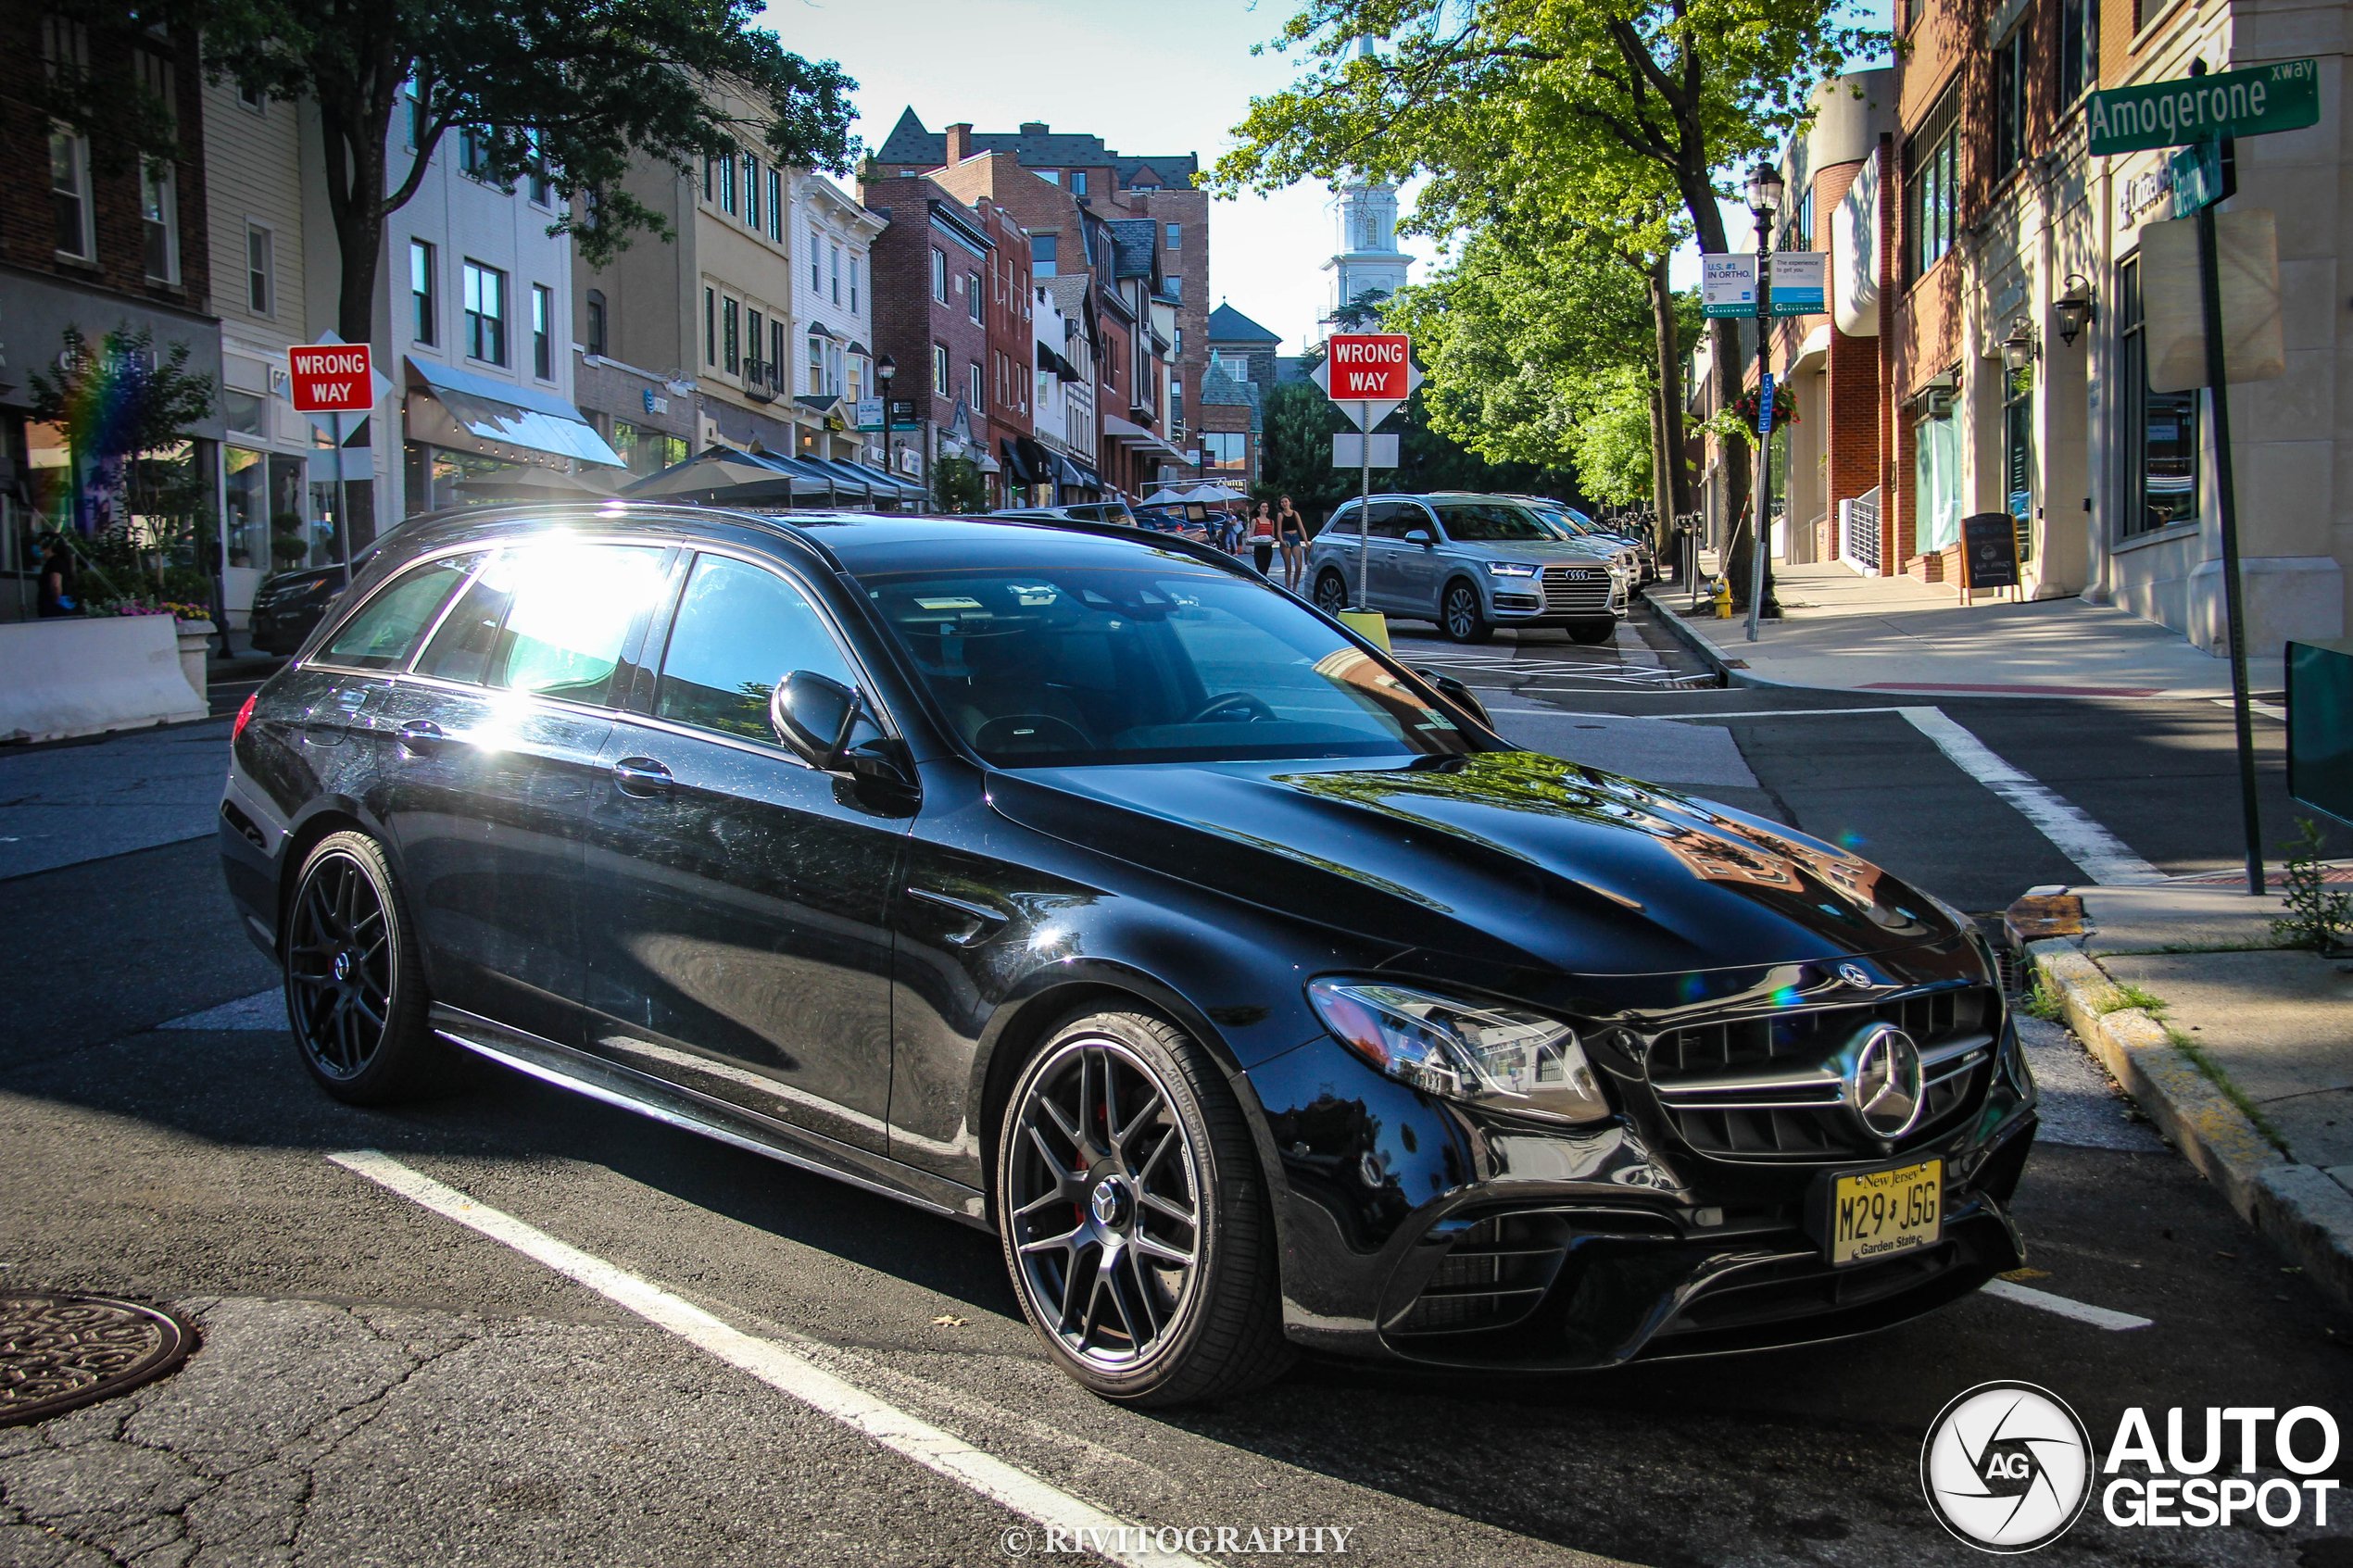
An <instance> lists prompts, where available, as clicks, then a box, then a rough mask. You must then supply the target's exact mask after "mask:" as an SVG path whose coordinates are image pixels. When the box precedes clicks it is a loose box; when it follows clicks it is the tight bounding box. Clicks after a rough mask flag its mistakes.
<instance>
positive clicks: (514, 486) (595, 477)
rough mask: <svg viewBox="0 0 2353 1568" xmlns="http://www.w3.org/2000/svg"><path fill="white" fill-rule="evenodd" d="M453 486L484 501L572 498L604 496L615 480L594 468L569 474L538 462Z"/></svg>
mask: <svg viewBox="0 0 2353 1568" xmlns="http://www.w3.org/2000/svg"><path fill="white" fill-rule="evenodd" d="M452 488H453V489H455V490H456V491H457V492H458V494H459V495H465V496H470V497H472V499H475V500H481V501H570V500H577V499H579V498H580V497H581V496H584V495H594V496H597V497H598V498H599V499H601V498H602V497H604V496H607V495H611V494H612V493H613V489H612V484H611V483H610V481H608V480H607V479H606V478H605V476H604V475H602V474H600V473H598V472H595V471H593V470H589V471H585V472H581V473H566V472H564V471H563V470H560V469H544V468H540V467H539V466H537V465H536V464H532V465H529V466H527V467H522V468H517V469H512V470H509V471H507V472H505V473H492V474H484V475H483V476H482V477H481V478H479V479H461V480H459V482H458V483H456V484H455V485H454V486H452Z"/></svg>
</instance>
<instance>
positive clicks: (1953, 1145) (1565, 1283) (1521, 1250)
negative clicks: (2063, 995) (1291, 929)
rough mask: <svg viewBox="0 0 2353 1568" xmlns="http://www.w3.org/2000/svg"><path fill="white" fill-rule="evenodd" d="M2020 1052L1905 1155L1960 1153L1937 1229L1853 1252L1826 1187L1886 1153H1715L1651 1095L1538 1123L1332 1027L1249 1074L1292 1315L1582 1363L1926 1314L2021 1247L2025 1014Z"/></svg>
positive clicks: (1337, 1346) (1411, 1342)
mask: <svg viewBox="0 0 2353 1568" xmlns="http://www.w3.org/2000/svg"><path fill="white" fill-rule="evenodd" d="M2003 1046H2004V1049H2003V1050H2002V1051H2000V1052H1997V1053H1996V1055H1995V1057H1994V1059H1993V1060H1990V1061H1989V1062H1988V1064H1987V1066H1986V1067H1985V1068H1984V1070H1983V1071H1984V1074H1985V1076H1984V1080H1983V1083H1982V1087H1981V1088H1979V1089H1978V1090H1976V1091H1975V1092H1973V1093H1972V1094H1971V1095H1970V1096H1969V1104H1968V1105H1967V1106H1965V1107H1959V1108H1957V1109H1956V1110H1955V1111H1954V1113H1953V1114H1952V1116H1950V1117H1948V1118H1947V1119H1946V1120H1945V1121H1944V1122H1943V1123H1941V1124H1940V1125H1938V1126H1936V1127H1934V1128H1931V1133H1932V1135H1931V1136H1925V1137H1921V1138H1919V1139H1917V1140H1907V1141H1906V1144H1905V1145H1904V1146H1903V1148H1902V1155H1901V1157H1902V1158H1903V1159H1906V1160H1913V1159H1941V1160H1944V1228H1943V1234H1942V1236H1941V1239H1940V1240H1939V1241H1938V1242H1937V1243H1936V1244H1934V1245H1933V1246H1931V1247H1928V1248H1920V1249H1918V1250H1915V1251H1912V1252H1907V1253H1902V1254H1898V1255H1896V1256H1895V1257H1894V1258H1891V1259H1887V1260H1884V1261H1877V1262H1872V1263H1865V1264H1857V1265H1851V1266H1848V1267H1845V1268H1832V1267H1831V1265H1830V1264H1829V1263H1828V1262H1827V1261H1826V1260H1825V1258H1824V1256H1823V1252H1822V1248H1820V1246H1819V1245H1818V1243H1817V1241H1816V1240H1815V1239H1814V1237H1813V1236H1810V1235H1809V1234H1808V1232H1807V1228H1806V1215H1807V1213H1808V1211H1809V1200H1810V1198H1811V1195H1812V1194H1813V1192H1814V1190H1815V1183H1816V1182H1817V1181H1818V1179H1822V1178H1823V1176H1824V1173H1827V1172H1829V1171H1832V1170H1836V1169H1845V1168H1853V1167H1856V1166H1862V1165H1869V1164H1871V1163H1874V1162H1875V1161H1873V1160H1870V1159H1868V1158H1854V1159H1826V1160H1800V1161H1790V1160H1783V1161H1781V1162H1779V1163H1774V1162H1757V1161H1754V1160H1743V1159H1741V1158H1737V1157H1732V1156H1730V1155H1727V1154H1725V1153H1724V1152H1722V1151H1713V1152H1702V1151H1701V1150H1700V1149H1699V1148H1695V1147H1693V1145H1692V1143H1691V1142H1690V1141H1688V1140H1686V1139H1685V1138H1684V1137H1683V1136H1682V1135H1680V1130H1679V1127H1678V1124H1677V1123H1673V1122H1672V1121H1670V1120H1667V1119H1666V1118H1664V1117H1662V1116H1661V1115H1659V1114H1657V1106H1656V1102H1655V1100H1652V1101H1647V1102H1645V1104H1644V1105H1643V1106H1642V1107H1639V1108H1629V1112H1630V1113H1629V1115H1627V1116H1624V1117H1620V1118H1616V1119H1613V1120H1611V1121H1609V1122H1605V1123H1598V1124H1596V1125H1594V1126H1592V1127H1584V1128H1553V1127H1541V1128H1540V1127H1535V1126H1532V1125H1531V1124H1529V1123H1527V1122H1525V1121H1518V1120H1515V1119H1512V1118H1507V1117H1499V1116H1489V1115H1484V1114H1482V1113H1480V1112H1478V1111H1476V1110H1472V1109H1470V1108H1468V1107H1466V1106H1463V1105H1460V1104H1457V1103H1455V1102H1453V1101H1448V1100H1442V1099H1439V1098H1435V1097H1431V1096H1428V1095H1423V1094H1419V1093H1416V1091H1414V1090H1412V1089H1409V1088H1407V1087H1406V1086H1405V1085H1402V1084H1398V1083H1395V1082H1394V1081H1392V1080H1390V1079H1387V1078H1383V1077H1380V1076H1379V1075H1378V1074H1377V1073H1373V1071H1372V1070H1371V1069H1370V1068H1369V1067H1366V1066H1365V1065H1364V1064H1363V1063H1361V1062H1359V1061H1358V1060H1356V1059H1355V1058H1354V1057H1353V1056H1352V1055H1350V1054H1349V1053H1347V1052H1346V1051H1345V1049H1344V1047H1340V1046H1339V1045H1338V1044H1337V1043H1336V1042H1323V1041H1319V1042H1315V1043H1313V1044H1310V1045H1308V1046H1305V1047H1301V1048H1300V1049H1298V1050H1295V1051H1292V1052H1290V1053H1287V1054H1286V1055H1284V1056H1282V1057H1278V1058H1277V1059H1276V1060H1273V1061H1270V1062H1265V1063H1262V1064H1260V1065H1259V1066H1258V1067H1256V1068H1253V1069H1252V1073H1251V1078H1252V1087H1253V1089H1254V1090H1255V1091H1256V1093H1257V1095H1258V1098H1259V1102H1260V1104H1261V1105H1262V1106H1263V1107H1264V1108H1265V1110H1266V1113H1267V1126H1268V1129H1269V1132H1270V1134H1271V1138H1272V1143H1273V1145H1274V1148H1275V1152H1276V1157H1277V1160H1278V1161H1279V1166H1280V1169H1279V1171H1278V1173H1277V1181H1276V1182H1275V1184H1274V1185H1275V1194H1274V1197H1275V1202H1276V1204H1277V1210H1278V1213H1279V1214H1280V1217H1281V1219H1282V1222H1283V1223H1282V1225H1281V1227H1280V1228H1281V1232H1282V1236H1283V1243H1284V1252H1285V1256H1284V1306H1285V1311H1286V1329H1287V1332H1288V1333H1289V1334H1290V1337H1291V1338H1292V1339H1293V1341H1294V1342H1296V1343H1299V1344H1301V1345H1302V1346H1306V1347H1312V1348H1319V1349H1323V1350H1327V1351H1330V1352H1334V1353H1338V1354H1343V1355H1353V1356H1360V1357H1372V1358H1378V1359H1384V1360H1398V1361H1413V1362H1419V1363H1422V1364H1426V1365H1433V1366H1451V1367H1487V1368H1521V1369H1531V1370H1532V1369H1550V1370H1562V1371H1568V1370H1580V1369H1591V1368H1600V1367H1608V1366H1615V1365H1618V1364H1621V1363H1624V1362H1627V1361H1635V1360H1639V1359H1655V1358H1663V1357H1677V1356H1692V1355H1707V1354H1717V1353H1721V1352H1726V1351H1733V1350H1748V1349H1759V1348H1769V1347H1776V1346H1788V1345H1797V1344H1806V1343H1810V1342H1813V1341H1817V1340H1821V1339H1831V1338H1838V1337H1841V1336H1846V1335H1852V1334H1859V1333H1865V1332H1869V1331H1871V1330H1874V1329H1879V1328H1884V1327H1887V1326H1889V1325H1891V1324H1894V1323H1900V1322H1902V1321H1904V1320H1906V1319H1907V1318H1911V1317H1916V1316H1918V1315H1919V1314H1921V1313H1923V1312H1927V1311H1933V1310H1935V1309H1936V1308H1938V1307H1941V1306H1944V1305H1945V1304H1947V1303H1948V1302H1951V1301H1953V1300H1955V1299H1957V1298H1960V1297H1962V1296H1966V1295H1968V1294H1969V1293H1970V1292H1972V1291H1974V1290H1976V1289H1977V1288H1978V1287H1979V1286H1982V1285H1983V1284H1984V1283H1985V1282H1986V1281H1987V1280H1989V1279H1991V1278H1992V1277H1994V1275H1995V1274H1998V1273H2004V1272H2005V1271H2007V1270H2010V1269H2014V1268H2017V1267H2018V1266H2019V1265H2020V1262H2021V1261H2023V1250H2022V1248H2021V1245H2020V1239H2019V1236H2018V1233H2017V1231H2016V1229H2015V1227H2014V1226H2013V1225H2012V1224H2011V1223H2010V1221H2009V1218H2008V1215H2007V1204H2008V1202H2009V1199H2010V1196H2011V1194H2012V1192H2013V1191H2014V1190H2015V1189H2016V1187H2017V1185H2018V1182H2019V1178H2020V1174H2021V1173H2023V1171H2024V1169H2025V1165H2026V1160H2027V1158H2028V1155H2029V1153H2030V1151H2031V1149H2032V1143H2033V1137H2034V1130H2035V1113H2034V1098H2033V1090H2032V1083H2031V1080H2029V1079H2028V1078H2027V1077H2026V1074H2025V1070H2024V1067H2023V1062H2022V1059H2020V1058H2018V1057H2017V1053H2016V1047H2015V1046H2014V1045H2013V1044H2011V1043H2009V1041H2008V1039H2007V1030H2006V1031H2005V1038H2004V1041H2003ZM1343 1096H1344V1097H1345V1098H1343Z"/></svg>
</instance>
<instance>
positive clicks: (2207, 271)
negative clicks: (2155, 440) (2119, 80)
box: [2084, 59, 2321, 897]
mask: <svg viewBox="0 0 2353 1568" xmlns="http://www.w3.org/2000/svg"><path fill="white" fill-rule="evenodd" d="M2320 121H2321V67H2320V62H2319V61H2318V60H2313V59H2301V60H2275V61H2273V62H2271V64H2269V65H2261V66H2252V67H2249V68H2248V69H2245V70H2225V71H2211V72H2209V71H2208V69H2206V62H2205V61H2203V60H2196V61H2193V62H2191V65H2190V74H2189V75H2188V77H2186V78H2183V79H2179V80H2175V81H2171V82H2142V83H2140V84H2139V85H2137V86H2133V87H2115V88H2109V89H2107V90H2105V91H2102V92H2098V93H2095V94H2092V96H2091V99H2090V101H2089V103H2088V104H2087V105H2086V106H2085V107H2084V129H2085V131H2086V132H2087V133H2088V137H2089V141H2088V144H2087V145H2088V150H2089V151H2090V152H2092V153H2094V154H2095V155H2098V156H2102V157H2112V156H2114V155H2115V154H2118V153H2134V152H2143V151H2146V150H2148V149H2150V148H2153V147H2183V148H2185V149H2189V150H2188V151H2187V152H2186V153H2184V154H2177V155H2176V156H2175V157H2173V159H2172V160H2171V164H2172V167H2171V173H2172V177H2173V193H2174V194H2173V211H2174V213H2175V215H2176V216H2177V217H2178V216H2180V215H2183V214H2184V213H2190V212H2193V211H2194V212H2195V213H2196V222H2197V264H2198V295H2199V303H2200V305H2201V307H2203V308H2202V313H2203V315H2204V317H2205V319H2206V386H2207V392H2208V396H2209V397H2210V398H2211V399H2212V403H2213V409H2214V490H2215V499H2216V501H2217V503H2218V506H2217V508H2216V510H2217V511H2218V512H2219V514H2220V518H2219V521H2221V534H2222V608H2223V616H2224V620H2225V621H2226V622H2227V624H2228V627H2229V631H2230V643H2231V709H2232V717H2233V720H2234V721H2235V726H2236V729H2237V731H2238V753H2239V758H2238V761H2239V815H2240V820H2241V825H2242V826H2243V827H2244V828H2245V830H2246V890H2247V892H2248V893H2250V894H2252V895H2254V896H2255V897H2262V896H2263V895H2264V893H2265V891H2266V889H2265V886H2264V877H2263V822H2262V813H2261V810H2260V809H2259V806H2258V804H2257V801H2256V796H2255V720H2254V715H2253V714H2252V712H2251V711H2250V710H2249V709H2248V705H2247V690H2246V684H2247V682H2246V615H2245V608H2246V607H2245V603H2244V599H2245V595H2244V593H2243V592H2242V588H2241V584H2240V583H2239V524H2238V495H2237V487H2236V484H2235V483H2234V482H2233V475H2232V472H2231V397H2230V392H2229V387H2228V383H2227V382H2226V381H2225V380H2224V375H2225V372H2226V369H2227V367H2226V365H2225V361H2224V346H2223V343H2222V288H2221V263H2220V261H2219V260H2218V258H2217V252H2218V247H2217V245H2216V243H2215V237H2214V208H2215V206H2216V204H2218V203H2220V202H2221V201H2223V200H2225V199H2227V198H2228V197H2229V196H2230V195H2231V194H2233V190H2234V188H2235V185H2236V179H2235V176H2236V172H2237V157H2236V153H2235V151H2234V149H2233V145H2232V144H2233V142H2234V141H2235V140H2236V139H2237V138H2238V137H2241V136H2268V135H2271V133H2273V132H2281V131H2301V130H2304V129H2305V128H2306V127H2308V126H2312V125H2318V124H2319V123H2320Z"/></svg>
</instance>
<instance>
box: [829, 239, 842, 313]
mask: <svg viewBox="0 0 2353 1568" xmlns="http://www.w3.org/2000/svg"><path fill="white" fill-rule="evenodd" d="M831 248H832V250H833V256H834V259H833V291H834V303H835V304H836V305H839V304H840V303H841V246H839V245H835V246H833V247H831Z"/></svg>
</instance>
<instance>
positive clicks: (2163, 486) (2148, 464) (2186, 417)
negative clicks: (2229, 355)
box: [2116, 257, 2199, 538]
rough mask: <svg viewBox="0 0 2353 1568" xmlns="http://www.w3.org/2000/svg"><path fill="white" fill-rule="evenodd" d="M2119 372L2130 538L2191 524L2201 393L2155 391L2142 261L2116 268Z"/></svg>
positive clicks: (2124, 525) (2124, 528)
mask: <svg viewBox="0 0 2353 1568" xmlns="http://www.w3.org/2000/svg"><path fill="white" fill-rule="evenodd" d="M2116 331H2117V337H2118V340H2119V342H2118V347H2119V348H2120V350H2121V353H2120V355H2119V358H2120V361H2121V363H2120V364H2119V366H2118V367H2117V370H2118V378H2119V380H2120V382H2121V383H2122V386H2123V391H2124V431H2123V435H2124V439H2123V441H2122V442H2121V444H2120V445H2121V447H2122V451H2123V458H2124V474H2123V479H2124V484H2123V490H2124V516H2123V518H2122V519H2121V527H2120V529H2119V532H2120V533H2122V534H2123V535H2124V536H2125V537H2126V538H2130V537H2132V536H2133V534H2136V533H2149V532H2151V531H2152V530H2154V529H2159V528H2167V527H2171V525H2172V524H2174V523H2177V522H2188V521H2191V520H2193V519H2195V518H2196V516H2197V489H2198V471H2197V470H2198V457H2199V452H2198V428H2197V420H2198V395H2197V394H2196V393H2195V392H2152V391H2150V390H2149V382H2148V333H2147V323H2146V322H2145V320H2144V319H2143V317H2142V314H2141V261H2140V257H2133V258H2132V259H2131V260H2129V261H2127V262H2125V263H2124V264H2123V265H2122V266H2121V267H2119V268H2118V269H2117V270H2116Z"/></svg>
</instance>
